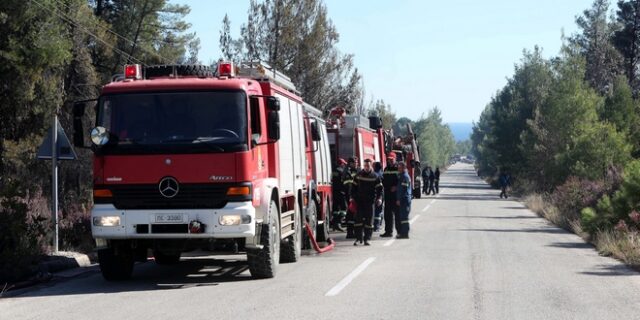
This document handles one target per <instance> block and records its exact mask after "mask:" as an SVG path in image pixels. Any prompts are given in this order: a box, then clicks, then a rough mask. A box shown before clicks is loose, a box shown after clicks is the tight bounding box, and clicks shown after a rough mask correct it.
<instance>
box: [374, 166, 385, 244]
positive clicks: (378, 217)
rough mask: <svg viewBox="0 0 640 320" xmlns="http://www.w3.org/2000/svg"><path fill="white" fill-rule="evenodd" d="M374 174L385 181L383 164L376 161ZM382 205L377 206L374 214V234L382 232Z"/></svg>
mask: <svg viewBox="0 0 640 320" xmlns="http://www.w3.org/2000/svg"><path fill="white" fill-rule="evenodd" d="M373 172H375V174H376V175H377V176H378V178H380V179H381V180H382V179H383V175H382V163H380V162H378V161H376V162H374V163H373ZM382 209H383V208H382V203H381V204H380V205H379V206H376V208H375V211H374V213H373V232H378V231H380V226H381V225H382Z"/></svg>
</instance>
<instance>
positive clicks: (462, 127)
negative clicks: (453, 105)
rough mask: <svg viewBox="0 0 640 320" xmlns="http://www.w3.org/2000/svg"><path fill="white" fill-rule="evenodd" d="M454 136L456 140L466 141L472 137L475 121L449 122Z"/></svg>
mask: <svg viewBox="0 0 640 320" xmlns="http://www.w3.org/2000/svg"><path fill="white" fill-rule="evenodd" d="M448 125H449V128H451V132H452V133H453V137H454V138H455V139H456V141H464V140H467V139H471V132H472V131H473V123H459V122H456V123H448Z"/></svg>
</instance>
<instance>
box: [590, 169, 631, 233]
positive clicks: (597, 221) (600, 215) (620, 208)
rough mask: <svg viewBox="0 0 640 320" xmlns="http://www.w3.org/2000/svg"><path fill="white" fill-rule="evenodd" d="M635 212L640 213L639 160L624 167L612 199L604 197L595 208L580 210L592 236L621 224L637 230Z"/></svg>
mask: <svg viewBox="0 0 640 320" xmlns="http://www.w3.org/2000/svg"><path fill="white" fill-rule="evenodd" d="M636 211H640V160H634V161H632V162H630V163H629V164H627V166H625V168H624V173H623V175H622V183H621V185H620V189H619V190H618V191H616V192H615V193H614V194H613V196H612V197H609V196H608V195H605V196H603V197H602V198H601V199H600V200H599V201H598V203H597V205H596V207H595V208H587V209H584V210H582V223H583V225H584V228H585V230H586V231H588V232H589V233H591V234H592V235H593V234H595V233H596V232H597V231H600V230H610V229H612V228H613V227H614V226H616V225H617V224H619V223H621V222H624V224H625V225H629V226H631V227H633V228H635V229H637V228H638V227H640V226H639V225H638V222H637V221H635V220H637V219H636V218H634V217H635V216H636V214H634V212H636Z"/></svg>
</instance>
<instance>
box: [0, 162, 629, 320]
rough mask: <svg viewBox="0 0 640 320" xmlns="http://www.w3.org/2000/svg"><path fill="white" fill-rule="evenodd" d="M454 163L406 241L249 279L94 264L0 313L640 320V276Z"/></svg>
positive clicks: (240, 272) (187, 261)
mask: <svg viewBox="0 0 640 320" xmlns="http://www.w3.org/2000/svg"><path fill="white" fill-rule="evenodd" d="M498 194H499V191H497V190H491V189H489V188H488V186H487V185H486V184H484V183H483V182H482V181H481V180H480V179H478V178H477V177H476V176H475V173H474V171H473V169H472V167H471V166H469V165H464V164H457V165H454V166H453V167H451V168H450V170H449V171H447V172H446V174H444V175H443V177H442V181H441V193H440V195H439V196H438V197H433V196H431V197H426V198H423V199H420V200H414V202H413V206H412V213H411V218H412V222H413V223H412V224H411V234H410V236H411V239H410V240H388V239H381V238H379V237H378V236H377V235H376V236H375V240H374V241H373V242H372V246H370V247H363V246H359V247H353V246H352V242H351V241H347V240H345V239H344V234H337V235H335V236H336V239H337V242H338V246H337V247H336V249H335V250H333V251H332V252H329V253H325V254H322V255H306V256H304V257H303V258H302V261H301V262H299V263H296V264H284V265H280V269H279V274H278V276H277V277H276V278H275V279H270V280H253V279H251V278H250V276H249V272H248V270H247V267H246V265H245V263H244V260H245V259H244V257H242V256H207V257H199V258H183V260H182V261H181V263H180V264H179V265H178V266H172V267H161V266H157V265H155V264H154V263H152V262H148V263H145V264H140V265H137V266H136V269H135V271H134V277H135V278H134V279H133V280H131V281H128V282H122V283H109V282H106V281H104V280H103V279H102V277H101V275H100V274H99V273H98V272H97V271H91V272H87V273H84V274H82V275H80V276H76V277H73V278H69V279H65V280H61V281H56V282H53V283H51V284H48V285H46V286H41V287H38V288H33V289H32V290H29V291H27V292H24V293H23V294H21V295H19V296H17V297H11V298H5V299H0V319H3V320H4V319H7V320H8V319H47V320H53V319H154V318H155V319H465V320H468V319H492V320H494V319H640V304H639V301H640V276H639V274H638V273H636V272H633V271H630V270H629V269H627V268H626V267H624V266H623V265H622V264H621V263H619V262H617V261H616V260H613V259H610V258H605V257H600V256H599V255H598V254H597V253H596V251H595V250H594V249H593V248H592V247H591V246H590V245H588V244H585V243H584V242H583V241H582V240H581V239H580V238H579V237H577V236H575V235H573V234H570V233H568V232H565V231H563V230H561V229H559V228H556V227H554V226H551V225H549V224H548V223H547V222H546V221H545V220H543V219H541V218H538V217H537V216H536V215H535V214H533V213H532V212H530V211H529V210H527V209H525V208H524V207H523V206H522V205H521V204H520V203H518V202H515V201H510V200H501V199H499V198H498Z"/></svg>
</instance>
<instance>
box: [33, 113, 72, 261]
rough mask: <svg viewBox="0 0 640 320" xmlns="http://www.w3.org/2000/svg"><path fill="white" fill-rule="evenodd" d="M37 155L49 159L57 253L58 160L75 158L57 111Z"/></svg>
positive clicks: (54, 246)
mask: <svg viewBox="0 0 640 320" xmlns="http://www.w3.org/2000/svg"><path fill="white" fill-rule="evenodd" d="M37 157H38V159H51V213H52V215H53V220H54V224H55V229H54V230H55V234H54V240H53V248H54V250H55V252H56V253H57V252H58V250H59V248H58V243H59V241H58V239H59V233H58V231H59V229H58V227H59V217H58V214H59V210H58V207H59V205H58V160H75V159H76V158H77V156H76V152H75V151H74V150H73V147H72V146H71V142H70V141H69V138H67V135H66V134H65V133H64V130H63V129H62V126H61V125H60V121H58V114H57V113H55V114H54V115H53V124H52V125H51V130H49V133H48V134H47V136H46V137H45V138H44V141H43V142H42V144H41V145H40V148H39V149H38V155H37Z"/></svg>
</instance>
